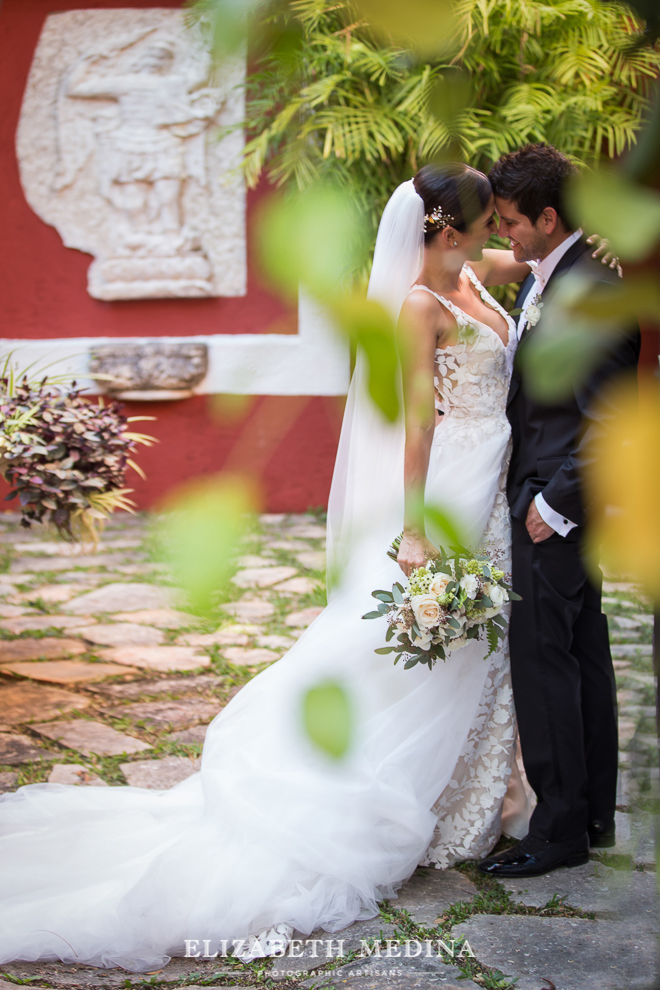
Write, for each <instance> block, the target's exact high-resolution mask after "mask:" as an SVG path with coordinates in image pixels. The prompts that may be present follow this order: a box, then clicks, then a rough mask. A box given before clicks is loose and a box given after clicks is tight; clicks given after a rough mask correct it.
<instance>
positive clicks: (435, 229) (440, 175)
mask: <svg viewBox="0 0 660 990" xmlns="http://www.w3.org/2000/svg"><path fill="white" fill-rule="evenodd" d="M413 182H414V185H415V189H416V190H417V194H418V195H419V196H421V198H422V200H423V202H424V214H425V216H426V217H430V216H431V214H433V212H434V211H438V213H441V215H442V217H443V218H447V222H445V223H443V222H442V221H441V222H440V223H433V222H428V221H427V223H426V224H425V227H424V243H425V244H430V243H431V241H432V240H433V238H434V237H435V236H436V235H437V234H439V233H440V231H441V230H443V229H444V227H446V226H450V227H453V229H454V230H457V231H458V232H459V233H461V234H464V233H465V232H466V230H467V229H468V227H469V226H470V224H471V223H474V221H475V220H478V219H479V217H480V216H481V214H482V213H483V212H484V210H485V209H486V207H487V205H488V201H489V200H490V198H491V196H492V195H493V190H492V189H491V185H490V182H489V181H488V179H487V178H486V176H485V175H484V174H483V172H478V171H477V170H476V168H471V167H470V166H469V165H462V164H459V163H458V162H449V163H448V164H446V165H425V166H424V168H420V170H419V172H418V173H417V175H416V176H415V178H414V180H413ZM438 207H439V208H440V209H439V210H438ZM450 218H451V219H450Z"/></svg>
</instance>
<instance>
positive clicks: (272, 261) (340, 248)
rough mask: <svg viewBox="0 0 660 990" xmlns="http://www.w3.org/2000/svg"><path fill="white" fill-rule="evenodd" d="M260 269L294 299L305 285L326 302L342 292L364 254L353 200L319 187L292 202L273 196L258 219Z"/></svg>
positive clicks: (295, 196) (338, 191)
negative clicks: (357, 259)
mask: <svg viewBox="0 0 660 990" xmlns="http://www.w3.org/2000/svg"><path fill="white" fill-rule="evenodd" d="M258 223H259V228H258V229H259V237H258V239H257V246H258V249H259V255H260V261H261V265H262V267H263V269H264V271H265V272H266V274H267V275H268V276H269V278H270V279H271V281H272V282H273V284H274V285H275V286H276V287H277V288H278V289H279V290H280V291H281V292H282V293H283V294H284V295H285V296H286V297H287V298H288V299H295V298H296V297H297V295H298V288H299V286H300V285H301V284H302V285H303V286H304V287H305V288H307V289H308V290H309V291H310V292H312V293H314V294H315V295H317V296H320V297H326V296H328V295H330V294H332V293H334V292H337V290H338V289H339V288H340V286H341V282H342V279H343V278H344V277H345V274H346V272H347V271H348V270H350V268H351V267H352V266H353V265H354V264H355V251H356V250H359V248H360V238H361V236H362V235H361V230H360V226H359V220H358V214H357V212H356V210H355V207H354V205H353V203H352V200H351V198H350V196H349V195H348V194H347V193H346V192H345V191H343V190H341V189H339V188H337V187H336V186H333V185H329V184H327V183H322V182H320V183H318V185H316V186H314V187H313V188H311V189H306V190H304V191H302V192H296V193H293V194H291V195H290V196H282V195H277V196H271V197H269V198H268V200H267V202H266V204H265V205H264V206H263V207H262V209H261V212H260V214H259V218H258Z"/></svg>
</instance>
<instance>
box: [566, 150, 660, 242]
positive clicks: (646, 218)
mask: <svg viewBox="0 0 660 990" xmlns="http://www.w3.org/2000/svg"><path fill="white" fill-rule="evenodd" d="M568 202H569V205H570V208H571V210H572V212H573V214H574V216H575V218H576V220H577V223H579V225H580V226H581V227H582V228H583V229H585V230H590V231H594V230H597V231H598V233H599V234H601V236H603V237H607V238H609V240H610V241H611V242H612V247H613V249H614V251H615V253H616V254H618V255H619V257H620V258H621V259H622V260H623V261H632V262H635V261H640V260H641V259H642V258H644V257H646V255H647V254H648V253H649V252H650V251H651V249H652V248H653V246H654V244H656V243H657V242H658V240H660V195H658V193H657V192H655V191H654V190H652V189H648V188H647V187H644V186H638V185H636V184H635V183H633V182H631V181H630V180H629V179H627V178H626V176H625V175H624V174H623V172H622V171H621V170H620V169H616V168H614V167H612V166H610V167H607V168H606V167H601V168H599V169H597V170H595V171H584V172H582V173H580V174H579V175H578V176H577V177H576V178H575V180H574V181H573V182H572V183H571V185H570V186H569V190H568ZM576 225H577V224H576Z"/></svg>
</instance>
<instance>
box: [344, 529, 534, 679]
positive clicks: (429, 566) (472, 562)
mask: <svg viewBox="0 0 660 990" xmlns="http://www.w3.org/2000/svg"><path fill="white" fill-rule="evenodd" d="M400 544H401V536H399V537H397V539H396V540H395V541H394V543H393V544H392V546H391V547H390V549H389V550H388V556H390V557H391V558H392V559H393V560H396V559H397V556H398V552H399V546H400ZM500 556H501V554H500V553H499V552H498V551H492V552H489V551H487V550H470V549H467V548H466V547H449V551H447V550H446V549H445V548H444V547H439V548H438V556H437V557H434V558H433V559H431V560H428V561H427V563H426V565H425V566H424V567H418V568H417V569H416V570H414V571H412V572H411V574H410V577H409V578H408V581H407V582H406V586H405V587H404V586H403V585H401V584H399V583H398V582H397V583H396V584H394V585H393V586H392V591H391V592H390V591H380V590H378V591H372V596H373V597H374V598H376V599H377V600H378V602H379V605H378V608H377V609H376V610H375V611H373V612H367V614H366V615H363V616H362V618H363V619H380V618H382V617H386V618H387V624H388V629H387V632H386V634H385V642H386V643H392V642H393V645H391V646H382V647H380V649H377V650H376V653H395V654H396V658H395V660H394V663H398V661H399V660H400V659H401V657H403V658H404V660H405V663H404V667H406V669H407V668H408V667H414V666H415V664H417V663H424V664H426V665H427V666H428V668H429V670H431V669H432V668H433V665H434V664H435V663H436V661H437V660H446V659H447V656H448V655H449V654H450V653H451V652H452V651H453V650H458V649H460V648H461V647H463V646H466V645H467V643H469V642H470V640H473V639H485V640H486V641H487V642H488V647H489V649H488V653H487V654H486V658H487V657H489V656H490V655H491V653H494V652H495V650H496V649H497V647H498V644H499V642H500V640H502V639H503V638H504V636H505V635H506V628H507V619H506V617H505V616H504V615H503V614H502V612H503V610H504V607H505V605H506V604H507V602H509V601H513V600H518V601H519V600H520V595H517V594H516V593H515V592H514V591H512V590H511V587H510V586H509V584H508V582H507V580H506V578H507V575H506V574H505V572H504V571H503V570H502V569H501V568H500V567H498V566H497V564H498V562H499V557H500Z"/></svg>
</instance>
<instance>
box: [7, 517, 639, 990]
mask: <svg viewBox="0 0 660 990" xmlns="http://www.w3.org/2000/svg"><path fill="white" fill-rule="evenodd" d="M17 523H18V520H17V517H16V516H14V515H12V514H3V515H0V562H3V563H4V572H3V573H0V793H3V792H6V791H11V790H14V789H15V788H16V787H18V786H21V785H22V784H27V783H36V782H43V781H52V782H55V783H67V784H74V785H76V786H81V787H84V786H92V787H103V786H117V785H123V784H127V783H128V784H132V785H134V786H139V787H152V788H167V787H171V786H172V785H173V784H175V783H177V782H178V781H180V780H183V779H185V778H186V777H187V776H189V775H190V774H192V773H194V772H195V771H196V770H197V769H198V767H199V756H200V753H201V748H202V744H203V739H204V734H205V731H206V726H207V725H208V723H209V722H210V721H211V719H212V718H213V716H214V715H215V714H216V713H217V712H218V711H219V710H220V709H221V708H222V707H223V706H224V705H225V704H227V702H228V701H229V700H230V698H231V697H233V696H234V695H235V694H236V692H237V691H239V690H240V689H241V687H242V685H243V684H245V683H246V682H247V681H248V680H249V679H250V678H251V677H253V676H254V675H255V674H257V673H258V672H259V671H260V670H262V669H264V668H265V667H267V666H268V665H269V664H270V663H272V662H273V661H275V660H277V659H278V658H279V657H280V656H281V655H282V653H284V652H285V651H286V650H287V649H288V648H289V647H290V646H291V644H292V643H293V642H295V639H296V638H297V637H298V636H299V635H300V634H301V633H302V631H303V630H304V629H305V628H306V627H307V626H308V625H309V624H310V623H311V622H312V621H313V620H314V618H315V617H316V616H317V615H318V614H319V612H320V611H321V609H322V607H323V604H324V602H325V593H324V573H323V571H324V566H325V560H324V546H325V530H324V527H323V525H322V524H321V523H320V522H319V520H317V519H316V518H315V517H314V516H313V515H305V516H274V515H271V516H263V517H262V520H261V527H260V530H259V532H258V533H255V534H254V536H253V537H251V538H250V541H249V542H248V543H246V545H245V553H244V556H243V557H242V558H241V559H240V560H239V561H238V562H237V573H236V576H235V580H234V584H233V593H232V594H231V595H230V596H229V597H230V599H231V600H228V601H226V602H224V604H223V605H222V606H221V609H220V610H219V611H218V615H217V619H216V621H215V622H214V623H207V624H203V623H200V622H199V621H198V620H196V619H195V618H194V617H193V616H191V615H190V614H188V613H187V612H186V611H185V606H184V603H183V602H182V601H181V600H180V599H179V597H178V596H177V593H176V590H175V589H173V588H172V587H171V585H170V582H169V581H168V577H167V572H166V569H165V568H164V567H163V565H162V564H161V563H160V562H159V561H158V560H156V559H154V557H153V552H152V549H151V547H152V543H151V538H150V531H149V520H148V518H147V517H145V516H128V515H118V516H116V517H114V518H113V520H112V522H111V523H110V525H109V526H108V527H107V529H106V531H105V533H104V536H103V539H102V541H101V544H100V546H99V548H98V550H97V552H91V550H90V548H85V547H83V548H78V547H70V546H68V545H65V544H62V543H61V542H59V541H55V540H54V539H53V538H52V536H51V535H50V534H49V533H48V532H47V531H46V530H44V529H42V528H39V527H35V528H34V529H33V530H30V531H25V530H21V529H20V528H19V527H18V524H17ZM604 608H605V610H606V611H607V612H608V614H609V616H610V628H611V638H612V644H613V653H614V656H615V667H616V672H617V682H618V694H619V705H620V735H621V773H620V786H619V805H618V812H617V829H618V833H617V834H618V840H619V841H618V844H617V846H616V847H615V848H614V849H612V850H607V851H605V852H603V853H602V854H601V855H599V856H593V857H592V861H591V862H590V863H589V865H588V866H584V867H579V868H577V869H574V870H559V871H557V872H555V873H553V874H551V875H550V876H547V877H541V878H538V879H535V880H526V881H524V882H523V881H521V882H520V883H506V884H499V883H495V882H494V881H492V880H490V879H488V878H484V877H481V876H480V875H479V874H478V873H477V871H476V870H475V869H474V866H473V865H471V864H466V865H465V866H463V867H460V868H459V869H454V870H449V871H447V872H444V873H442V872H439V871H435V870H428V869H420V870H418V871H417V873H416V874H415V875H414V876H413V877H412V878H411V880H410V881H409V882H408V883H407V884H406V885H405V886H404V888H403V889H402V890H401V892H400V896H399V898H398V900H395V901H392V902H391V904H390V905H387V904H385V905H384V906H383V910H382V912H381V916H380V917H379V918H376V919H374V920H373V921H367V922H359V923H356V924H355V925H353V926H351V928H349V929H347V930H346V931H344V932H341V933H339V934H338V936H336V937H335V941H334V942H333V943H332V944H330V947H329V949H328V945H329V943H328V941H327V940H328V936H327V934H326V933H323V932H316V933H313V935H312V936H311V937H310V939H308V940H305V939H304V938H303V937H302V936H300V941H298V942H296V943H294V948H293V951H290V952H289V954H287V956H285V957H284V958H283V959H281V960H268V961H267V962H260V963H254V964H251V965H248V966H246V965H243V964H242V963H239V962H237V961H233V960H232V959H231V958H229V959H215V960H209V959H204V958H203V957H201V956H200V957H199V958H190V959H175V960H173V961H172V962H171V963H170V964H169V965H168V966H166V967H165V968H164V969H163V970H162V971H160V972H159V973H156V974H150V975H148V976H147V977H145V976H144V974H127V973H126V972H124V971H122V970H108V971H99V970H95V969H92V968H91V967H85V966H71V965H64V964H60V963H14V964H9V965H5V966H4V967H2V969H1V970H0V990H7V988H8V987H9V986H15V985H16V981H21V982H26V981H29V982H30V984H31V985H32V986H57V987H76V986H95V987H102V986H125V985H127V984H128V985H130V984H133V983H140V982H142V981H144V980H145V979H147V980H148V981H149V982H150V984H154V985H158V984H163V985H165V984H169V983H177V984H182V985H186V986H198V985H199V984H200V983H203V984H204V986H210V985H212V986H216V987H229V986H241V987H244V988H248V987H254V985H255V984H258V985H260V986H264V985H271V986H282V987H303V986H304V987H315V986H318V987H321V986H323V987H328V988H332V987H336V988H339V987H351V988H353V990H367V988H369V990H371V988H378V990H409V988H412V987H416V988H419V990H425V988H430V987H440V986H441V987H445V988H447V990H451V988H452V987H453V988H454V990H456V988H457V987H459V986H460V987H462V988H467V990H469V988H473V990H474V988H476V987H481V988H486V990H488V988H492V990H495V988H499V990H510V988H512V987H513V985H514V980H515V981H517V982H516V983H515V986H516V987H517V988H518V990H542V988H549V987H550V986H551V985H554V987H555V988H556V990H583V988H584V990H587V988H589V990H591V988H595V987H598V990H624V988H640V990H642V988H644V990H646V988H648V990H650V988H651V987H654V986H656V984H655V982H654V979H655V964H656V958H655V955H656V937H657V931H658V926H657V918H656V889H655V873H654V869H655V854H654V838H653V819H652V816H651V810H653V808H654V807H655V806H656V802H657V784H658V769H657V759H656V743H655V726H654V718H655V699H654V691H655V688H654V679H653V674H652V659H651V639H652V615H651V608H650V605H649V603H648V602H647V601H645V600H644V598H643V597H641V596H640V595H639V594H638V592H637V591H636V589H635V588H634V586H632V585H631V584H629V583H626V582H618V581H610V582H607V583H606V585H605V597H604ZM337 938H340V939H342V940H343V943H344V945H343V953H344V957H343V958H340V959H339V960H338V959H337V958H336V956H337V952H338V949H337V942H336V939H337ZM312 939H322V940H325V941H323V942H320V943H319V942H317V943H315V942H314V941H312ZM388 939H389V940H390V941H389V942H387V941H386V940H388ZM396 939H399V940H402V946H403V948H401V947H400V946H399V947H397V945H396V944H395V942H394V941H392V940H396ZM438 940H440V941H438ZM466 940H467V941H466ZM328 951H329V953H330V954H329V955H328V954H327V953H328ZM351 952H357V953H358V956H357V958H354V959H352V958H351V957H350V956H349V958H348V960H347V959H346V956H347V954H348V953H351ZM3 975H4V978H5V981H9V982H4V981H3V980H2V979H1V977H2V976H3ZM459 979H460V982H457V981H458V980H459Z"/></svg>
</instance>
